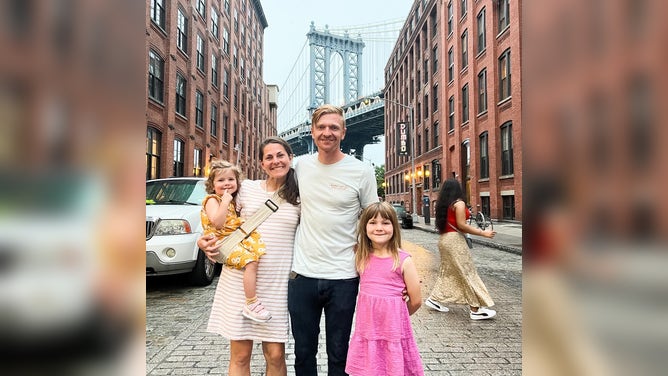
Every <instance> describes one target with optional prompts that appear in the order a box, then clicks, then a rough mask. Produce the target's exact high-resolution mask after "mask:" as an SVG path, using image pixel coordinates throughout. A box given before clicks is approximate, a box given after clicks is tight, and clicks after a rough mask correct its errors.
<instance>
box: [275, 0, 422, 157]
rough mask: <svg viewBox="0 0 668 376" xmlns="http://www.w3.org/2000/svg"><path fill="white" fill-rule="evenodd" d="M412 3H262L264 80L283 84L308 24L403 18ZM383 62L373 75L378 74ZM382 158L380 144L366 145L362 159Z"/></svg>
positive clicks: (316, 0) (406, 0) (284, 0)
mask: <svg viewBox="0 0 668 376" xmlns="http://www.w3.org/2000/svg"><path fill="white" fill-rule="evenodd" d="M412 4H413V1H410V0H403V1H402V0H365V1H359V0H339V1H321V0H262V9H263V10H264V14H265V17H266V18H267V23H268V24H269V26H268V27H267V28H266V29H265V33H264V72H263V74H264V81H265V82H266V83H267V84H276V85H279V86H280V85H281V84H282V83H283V82H285V80H286V79H287V77H288V75H289V73H290V69H291V68H292V66H293V64H294V63H295V61H296V60H297V58H298V57H299V56H300V51H301V49H302V46H303V45H304V42H305V41H306V33H308V31H309V26H310V24H311V21H313V22H315V26H316V29H319V30H321V29H323V28H324V25H329V28H330V29H341V28H345V27H346V26H360V25H366V24H376V23H379V22H381V21H391V20H397V19H405V18H406V15H407V14H408V11H409V10H410V7H411V5H412ZM399 27H400V26H399ZM367 45H369V44H367ZM365 52H367V51H366V49H365ZM385 63H386V61H385V62H383V63H382V64H381V65H380V66H379V67H377V68H376V72H374V73H375V74H381V75H382V74H383V69H384V67H385ZM363 74H364V75H367V74H371V72H363ZM364 94H369V93H364ZM279 105H280V104H279ZM383 155H384V146H383V144H378V145H373V146H368V147H366V148H365V151H364V157H365V158H368V159H370V160H371V161H372V162H373V163H375V164H379V165H380V164H384V158H383Z"/></svg>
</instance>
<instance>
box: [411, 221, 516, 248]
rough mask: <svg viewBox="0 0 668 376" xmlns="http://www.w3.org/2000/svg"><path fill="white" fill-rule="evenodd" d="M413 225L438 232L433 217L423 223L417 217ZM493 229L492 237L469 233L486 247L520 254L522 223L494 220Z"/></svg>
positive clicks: (422, 229)
mask: <svg viewBox="0 0 668 376" xmlns="http://www.w3.org/2000/svg"><path fill="white" fill-rule="evenodd" d="M417 218H418V220H417V221H414V223H413V226H414V228H415V229H417V230H421V231H427V232H433V233H438V231H436V228H434V218H430V222H431V223H429V224H425V223H424V217H420V216H418V217H417ZM493 224H494V231H496V235H495V236H494V238H492V239H488V238H485V237H482V236H477V235H471V239H473V242H474V243H477V244H482V245H484V246H487V247H492V248H497V249H500V250H502V251H506V252H511V253H515V254H518V255H521V254H522V224H521V223H520V222H497V221H494V222H493Z"/></svg>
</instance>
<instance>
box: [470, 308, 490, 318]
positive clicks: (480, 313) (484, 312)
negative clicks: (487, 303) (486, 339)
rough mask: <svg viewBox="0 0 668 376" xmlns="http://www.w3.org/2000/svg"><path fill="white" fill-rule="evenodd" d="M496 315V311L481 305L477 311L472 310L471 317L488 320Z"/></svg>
mask: <svg viewBox="0 0 668 376" xmlns="http://www.w3.org/2000/svg"><path fill="white" fill-rule="evenodd" d="M494 316H496V311H495V310H493V309H489V308H487V307H479V308H478V310H477V311H473V310H471V312H470V313H469V317H471V320H486V319H491V318H492V317H494Z"/></svg>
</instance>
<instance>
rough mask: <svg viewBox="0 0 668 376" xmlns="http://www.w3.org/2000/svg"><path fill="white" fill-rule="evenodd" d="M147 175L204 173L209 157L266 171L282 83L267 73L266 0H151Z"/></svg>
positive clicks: (252, 171)
mask: <svg viewBox="0 0 668 376" xmlns="http://www.w3.org/2000/svg"><path fill="white" fill-rule="evenodd" d="M146 8H147V12H146V14H147V17H146V66H147V80H148V86H147V96H146V98H147V99H146V102H147V104H146V130H147V133H146V178H147V179H152V178H159V177H169V176H202V175H203V174H204V169H205V168H206V164H207V162H208V161H209V159H210V158H221V159H227V160H230V161H232V162H234V163H236V162H237V161H238V163H239V165H240V166H241V168H242V171H244V173H245V174H246V175H247V176H248V177H249V178H251V179H254V178H257V177H259V176H260V174H261V169H260V168H259V163H258V158H257V154H258V150H257V146H258V145H259V143H260V142H261V141H262V140H263V139H264V138H265V137H267V136H270V135H275V134H276V97H277V91H278V88H277V87H276V86H271V85H266V84H265V83H264V81H263V78H262V66H263V42H264V29H265V28H266V27H267V20H266V18H265V16H264V12H263V10H262V5H261V4H260V1H259V0H222V1H212V0H190V1H188V0H182V1H178V0H147V2H146Z"/></svg>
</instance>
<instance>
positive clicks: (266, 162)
mask: <svg viewBox="0 0 668 376" xmlns="http://www.w3.org/2000/svg"><path fill="white" fill-rule="evenodd" d="M292 157H293V154H292V150H291V148H290V146H289V145H288V143H287V142H285V141H284V140H283V139H281V138H278V137H269V138H267V139H266V140H265V141H264V142H263V143H262V144H261V145H260V160H261V163H262V169H263V170H264V171H265V172H266V174H267V179H266V180H246V181H244V182H243V183H242V184H241V188H240V190H239V195H238V202H239V206H240V208H241V217H243V218H249V217H250V216H252V215H253V213H255V211H257V210H258V209H259V208H260V207H261V206H262V205H264V203H265V201H266V200H267V199H269V198H271V196H272V195H273V194H274V192H275V191H277V190H278V191H279V196H281V197H282V198H283V200H284V201H285V202H283V203H282V204H281V205H280V207H279V209H278V210H277V211H276V212H275V213H273V214H271V215H270V216H269V218H267V219H266V220H265V221H264V222H263V223H262V224H261V225H260V226H259V227H258V228H257V231H258V232H259V233H260V234H261V236H262V238H263V239H264V242H265V246H266V254H265V255H264V256H263V257H262V259H261V260H260V262H259V264H258V272H257V295H258V298H259V299H260V300H261V301H262V303H263V304H264V305H265V307H266V308H267V310H269V311H270V312H271V313H272V318H271V320H269V321H268V322H266V323H260V322H256V321H253V320H249V319H248V318H245V317H244V316H243V315H242V308H243V306H244V304H245V296H244V291H243V271H241V270H236V269H234V268H229V267H225V266H224V267H223V269H222V271H221V274H220V279H219V281H218V286H217V287H216V293H215V295H214V300H213V304H212V307H211V316H210V317H209V324H208V327H207V331H208V332H212V333H217V334H220V335H222V336H224V337H226V338H228V339H229V340H230V366H229V374H230V375H250V359H251V352H252V349H253V342H255V341H259V342H262V351H263V353H264V357H265V361H266V367H267V369H266V374H268V375H286V374H287V367H286V363H285V343H286V342H287V341H288V306H287V296H288V278H289V275H290V269H291V266H292V253H293V244H294V238H295V231H296V229H297V224H298V223H299V217H300V206H299V190H298V188H297V181H296V179H295V178H294V170H293V169H292V168H291V167H290V166H291V163H292ZM214 243H215V239H214V240H211V239H210V238H209V237H208V236H203V237H202V238H200V241H199V242H198V244H199V245H200V248H201V249H202V250H204V252H205V253H206V254H207V256H208V257H209V258H212V257H213V256H215V255H216V254H217V253H218V252H217V251H216V250H215V249H213V244H214Z"/></svg>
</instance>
